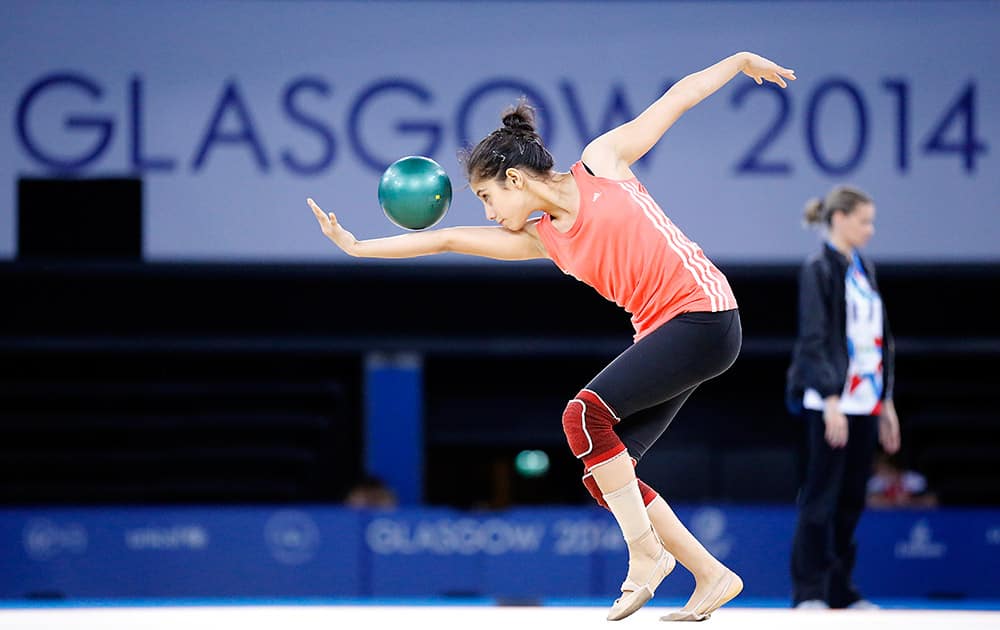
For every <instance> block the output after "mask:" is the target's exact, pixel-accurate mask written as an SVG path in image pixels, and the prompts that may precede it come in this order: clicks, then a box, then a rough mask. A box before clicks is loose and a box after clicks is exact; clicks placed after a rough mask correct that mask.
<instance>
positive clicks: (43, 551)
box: [22, 519, 87, 560]
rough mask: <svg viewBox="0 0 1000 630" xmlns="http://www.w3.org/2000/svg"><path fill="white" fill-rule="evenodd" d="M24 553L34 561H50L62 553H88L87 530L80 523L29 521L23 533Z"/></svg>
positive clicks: (43, 520)
mask: <svg viewBox="0 0 1000 630" xmlns="http://www.w3.org/2000/svg"><path fill="white" fill-rule="evenodd" d="M22 539H23V542H24V551H25V553H27V554H28V557H30V558H31V559H32V560H49V559H51V558H54V557H55V556H57V555H59V554H60V553H63V552H65V553H71V554H82V553H84V552H85V551H87V530H86V529H84V527H83V525H80V524H79V523H67V524H65V525H57V524H55V523H53V522H52V521H49V520H47V519H33V520H31V521H28V523H27V524H26V525H25V526H24V531H23V532H22Z"/></svg>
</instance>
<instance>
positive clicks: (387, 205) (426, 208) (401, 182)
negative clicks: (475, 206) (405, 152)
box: [378, 155, 451, 230]
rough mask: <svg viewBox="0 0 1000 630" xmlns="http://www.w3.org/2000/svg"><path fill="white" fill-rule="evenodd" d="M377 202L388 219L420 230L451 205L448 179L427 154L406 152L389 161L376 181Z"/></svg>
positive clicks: (400, 225)
mask: <svg viewBox="0 0 1000 630" xmlns="http://www.w3.org/2000/svg"><path fill="white" fill-rule="evenodd" d="M378 203H379V205H380V206H382V211H383V212H385V216H387V217H388V218H389V220H390V221H392V222H393V223H395V224H396V225H398V226H399V227H401V228H404V229H407V230H423V229H425V228H429V227H431V226H433V225H434V224H436V223H437V222H438V221H440V220H441V219H442V218H444V215H445V213H446V212H448V206H449V205H451V180H450V179H449V178H448V174H447V173H446V172H445V171H444V169H443V168H441V165H440V164H438V163H437V162H435V161H434V160H432V159H430V158H426V157H423V156H419V155H410V156H407V157H404V158H400V159H398V160H396V161H395V162H393V163H392V164H390V165H389V168H387V169H385V172H384V173H382V179H381V180H379V183H378Z"/></svg>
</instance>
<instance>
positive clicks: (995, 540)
mask: <svg viewBox="0 0 1000 630" xmlns="http://www.w3.org/2000/svg"><path fill="white" fill-rule="evenodd" d="M986 544H987V545H1000V527H991V528H989V529H987V530H986Z"/></svg>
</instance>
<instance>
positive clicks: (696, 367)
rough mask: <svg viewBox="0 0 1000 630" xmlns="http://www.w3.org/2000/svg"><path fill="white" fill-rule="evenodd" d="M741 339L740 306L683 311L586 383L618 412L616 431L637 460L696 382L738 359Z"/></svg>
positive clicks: (657, 435) (662, 429)
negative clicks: (737, 308)
mask: <svg viewBox="0 0 1000 630" xmlns="http://www.w3.org/2000/svg"><path fill="white" fill-rule="evenodd" d="M742 340H743V332H742V329H741V327H740V314H739V311H738V310H735V309H734V310H731V311H721V312H717V313H711V312H697V313H684V314H682V315H678V316H677V317H675V318H673V319H672V320H670V321H668V322H667V323H665V324H663V325H662V326H660V327H659V328H657V329H656V330H654V331H653V332H651V333H649V334H648V335H646V336H645V337H643V338H642V339H640V340H639V341H638V342H636V343H635V344H633V345H632V346H630V347H629V348H628V349H627V350H625V352H623V353H621V354H620V355H618V357H617V358H616V359H615V360H614V361H612V362H611V363H610V364H609V365H608V366H607V367H606V368H604V369H603V370H602V371H601V373H600V374H598V375H597V376H596V377H594V379H593V380H592V381H590V384H588V385H587V389H589V390H592V391H594V392H596V393H597V394H598V395H600V397H601V398H603V399H604V401H605V402H607V404H608V405H609V406H610V407H611V409H613V410H614V412H615V413H616V414H617V415H618V417H619V418H621V422H619V423H618V424H616V425H615V427H614V430H615V433H617V434H618V437H619V438H620V439H621V441H622V442H623V443H624V444H625V447H626V448H628V451H629V455H631V456H632V457H634V458H635V459H636V460H637V461H638V460H639V459H641V458H642V456H643V455H644V454H645V453H646V451H648V450H649V447H651V446H652V445H653V443H654V442H656V440H657V439H658V438H659V437H660V436H661V435H662V434H663V432H664V431H665V430H666V428H667V426H668V425H669V424H670V422H671V421H672V420H673V419H674V416H676V415H677V411H678V410H679V409H680V408H681V406H682V405H683V404H684V402H685V401H686V400H687V399H688V397H689V396H690V395H691V393H692V392H694V390H695V388H697V387H698V385H700V384H702V383H704V382H705V381H707V380H709V379H711V378H713V377H715V376H718V375H719V374H722V373H723V372H725V371H726V370H727V369H729V366H731V365H732V364H733V363H734V362H735V361H736V357H737V355H739V352H740V344H741V343H742Z"/></svg>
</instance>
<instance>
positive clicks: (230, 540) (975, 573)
mask: <svg viewBox="0 0 1000 630" xmlns="http://www.w3.org/2000/svg"><path fill="white" fill-rule="evenodd" d="M676 512H677V514H678V516H679V517H680V518H681V519H682V520H683V521H684V522H685V523H686V524H687V525H688V526H689V527H690V528H691V529H692V531H694V532H695V534H696V535H697V536H698V537H699V538H700V539H701V540H702V541H703V542H704V543H705V545H706V547H708V548H709V549H710V550H711V551H712V552H713V553H715V554H716V555H717V556H719V557H720V558H722V559H723V560H724V561H725V562H726V563H727V564H729V565H730V566H732V567H734V568H735V569H736V570H737V571H738V572H740V574H741V575H742V576H743V578H744V581H745V582H746V590H745V595H746V596H747V597H777V598H784V597H787V596H788V593H789V580H788V558H789V546H790V541H791V536H792V532H793V530H794V526H795V511H794V509H793V508H791V507H743V506H680V507H677V508H676ZM858 538H859V545H860V550H861V551H860V554H859V559H858V566H857V570H856V579H857V582H858V584H859V586H861V588H862V589H863V590H864V592H865V593H866V594H867V595H869V596H871V597H934V596H938V597H966V598H985V599H989V598H1000V572H998V571H997V570H996V568H997V567H998V566H1000V510H998V509H977V510H971V509H970V510H958V509H942V510H933V511H899V512H877V511H869V512H867V513H866V514H865V516H864V517H863V518H862V521H861V525H860V526H859V531H858ZM625 563H626V556H625V548H624V544H623V542H622V537H621V533H620V532H619V530H618V528H617V526H616V525H615V523H614V521H613V519H612V518H611V517H610V515H609V514H607V513H606V512H604V511H603V510H601V509H599V508H596V507H595V508H591V507H565V508H557V507H550V508H518V509H511V510H506V511H501V512H463V511H458V510H451V509H443V508H413V509H399V510H391V511H356V510H349V509H346V508H340V507H323V506H294V507H288V506H283V507H280V508H270V507H259V506H257V507H215V508H204V507H197V508H195V507H178V508H164V507H124V508H118V507H116V508H72V509H62V508H51V509H49V508H31V509H13V510H6V511H4V512H2V513H0V566H2V567H3V568H4V570H3V571H2V572H0V598H4V599H22V598H29V597H35V598H39V597H67V598H143V597H207V598H210V597H341V598H367V597H377V598H393V597H397V598H398V597H439V596H465V597H496V598H514V599H534V600H537V599H540V598H592V597H608V596H611V595H613V594H614V593H615V592H616V591H617V589H618V586H619V584H620V581H621V579H622V577H623V576H624V572H625V567H626V564H625ZM692 585H693V580H692V579H691V577H690V575H689V574H688V573H687V572H686V571H684V570H682V569H679V570H678V571H676V572H675V574H674V575H672V576H671V577H670V578H669V579H668V580H667V581H666V582H665V583H664V584H663V586H661V589H660V590H659V591H658V592H657V593H658V595H662V596H664V597H671V598H674V597H686V596H687V595H688V594H689V593H690V589H691V587H692Z"/></svg>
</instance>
